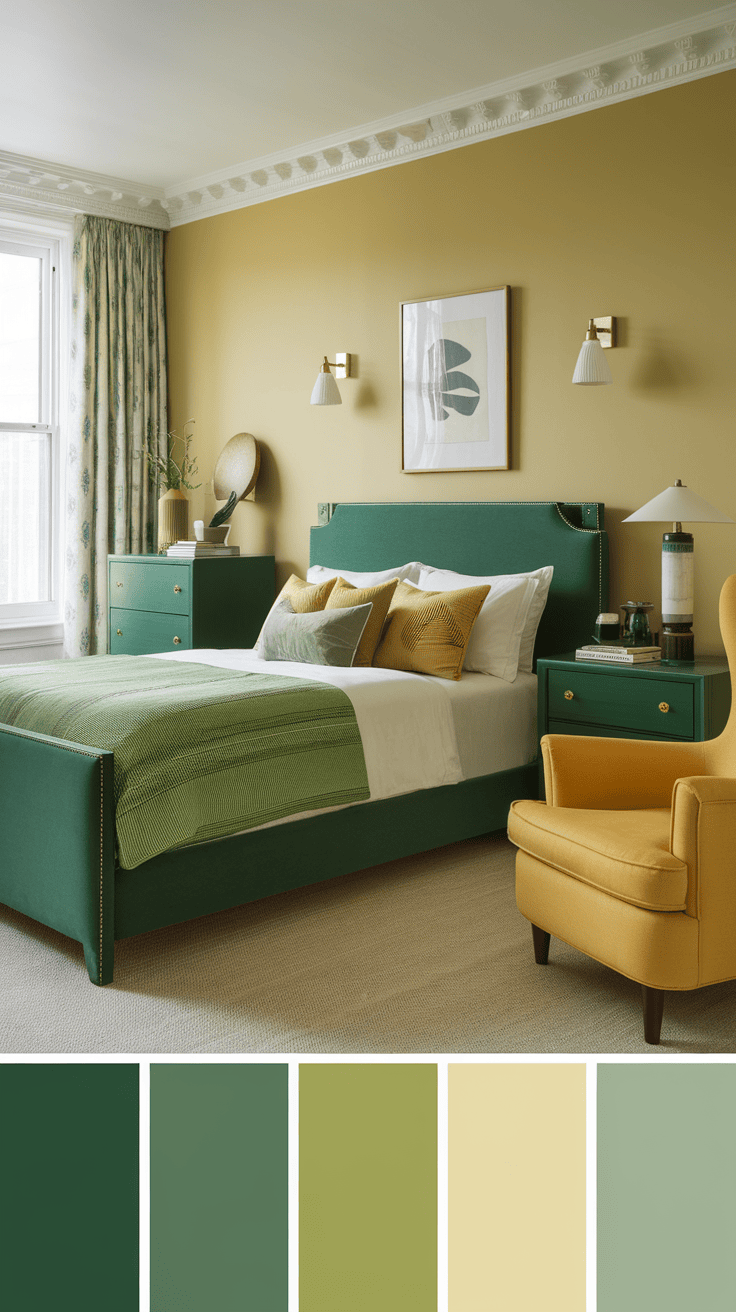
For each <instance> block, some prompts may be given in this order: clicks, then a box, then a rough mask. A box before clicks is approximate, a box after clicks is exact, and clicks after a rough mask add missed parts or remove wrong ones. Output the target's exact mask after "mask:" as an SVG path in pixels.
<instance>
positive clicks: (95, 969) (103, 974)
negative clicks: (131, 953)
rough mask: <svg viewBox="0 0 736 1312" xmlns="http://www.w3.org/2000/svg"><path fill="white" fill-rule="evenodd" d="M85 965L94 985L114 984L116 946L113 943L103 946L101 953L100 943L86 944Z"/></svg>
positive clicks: (84, 945) (84, 946)
mask: <svg viewBox="0 0 736 1312" xmlns="http://www.w3.org/2000/svg"><path fill="white" fill-rule="evenodd" d="M82 946H83V948H84V964H85V966H86V967H87V974H88V975H89V977H90V979H91V981H92V983H93V984H112V974H113V965H114V954H115V945H114V943H113V942H110V943H109V944H107V943H105V944H104V945H103V950H102V952H100V944H99V943H92V944H90V943H84V944H83V945H82Z"/></svg>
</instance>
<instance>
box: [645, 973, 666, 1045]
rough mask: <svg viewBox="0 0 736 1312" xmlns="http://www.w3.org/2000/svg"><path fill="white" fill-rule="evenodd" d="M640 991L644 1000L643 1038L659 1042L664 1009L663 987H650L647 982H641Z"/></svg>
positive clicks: (647, 1040) (648, 1041)
mask: <svg viewBox="0 0 736 1312" xmlns="http://www.w3.org/2000/svg"><path fill="white" fill-rule="evenodd" d="M641 992H642V998H643V1001H644V1040H645V1042H646V1043H659V1036H660V1034H661V1031H662V1013H663V1011H664V989H652V988H650V987H649V985H648V984H642V986H641Z"/></svg>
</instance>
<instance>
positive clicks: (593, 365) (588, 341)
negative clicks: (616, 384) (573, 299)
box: [572, 318, 616, 387]
mask: <svg viewBox="0 0 736 1312" xmlns="http://www.w3.org/2000/svg"><path fill="white" fill-rule="evenodd" d="M604 325H605V326H604ZM599 333H600V334H601V336H603V337H604V341H605V345H606V346H607V347H609V346H615V345H616V320H615V319H613V318H609V319H590V320H589V322H588V331H587V333H586V335H585V341H584V342H583V344H582V346H581V348H580V354H579V356H578V362H577V364H576V365H575V373H574V374H573V376H572V381H573V382H574V383H579V384H580V385H581V386H583V387H600V386H601V385H602V384H603V383H612V382H613V376H612V374H611V370H610V369H609V368H608V361H607V359H606V357H605V355H604V354H603V344H602V343H601V341H600V340H599V337H598V334H599Z"/></svg>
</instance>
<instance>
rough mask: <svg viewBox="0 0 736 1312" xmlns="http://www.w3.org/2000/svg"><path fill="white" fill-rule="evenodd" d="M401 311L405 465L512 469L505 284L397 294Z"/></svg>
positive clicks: (411, 469) (431, 470)
mask: <svg viewBox="0 0 736 1312" xmlns="http://www.w3.org/2000/svg"><path fill="white" fill-rule="evenodd" d="M400 316H401V468H402V471H403V473H405V474H448V473H453V472H456V471H463V472H466V473H471V472H475V471H480V470H496V469H497V470H506V469H510V468H511V368H510V356H511V288H510V287H508V286H502V287H489V288H485V289H484V290H483V291H476V292H462V293H460V294H459V295H452V294H450V295H444V296H435V297H429V298H426V299H425V300H421V301H402V302H401V307H400ZM466 365H467V366H468V371H466V369H465V368H464V366H466ZM471 369H472V373H471V372H470V370H471Z"/></svg>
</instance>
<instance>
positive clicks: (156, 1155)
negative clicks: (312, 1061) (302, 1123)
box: [151, 1062, 288, 1312]
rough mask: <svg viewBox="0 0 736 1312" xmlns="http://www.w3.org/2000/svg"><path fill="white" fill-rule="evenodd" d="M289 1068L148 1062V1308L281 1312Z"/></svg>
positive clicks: (284, 1296) (284, 1273)
mask: <svg viewBox="0 0 736 1312" xmlns="http://www.w3.org/2000/svg"><path fill="white" fill-rule="evenodd" d="M287 1302H288V1067H287V1066H286V1065H283V1064H279V1065H271V1064H270V1063H269V1064H265V1063H258V1064H253V1065H246V1064H244V1063H240V1062H238V1063H236V1064H231V1063H224V1064H219V1063H218V1064H215V1063H209V1062H208V1063H203V1064H197V1065H188V1064H185V1065H179V1064H178V1063H172V1064H171V1065H152V1066H151V1312H287Z"/></svg>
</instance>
